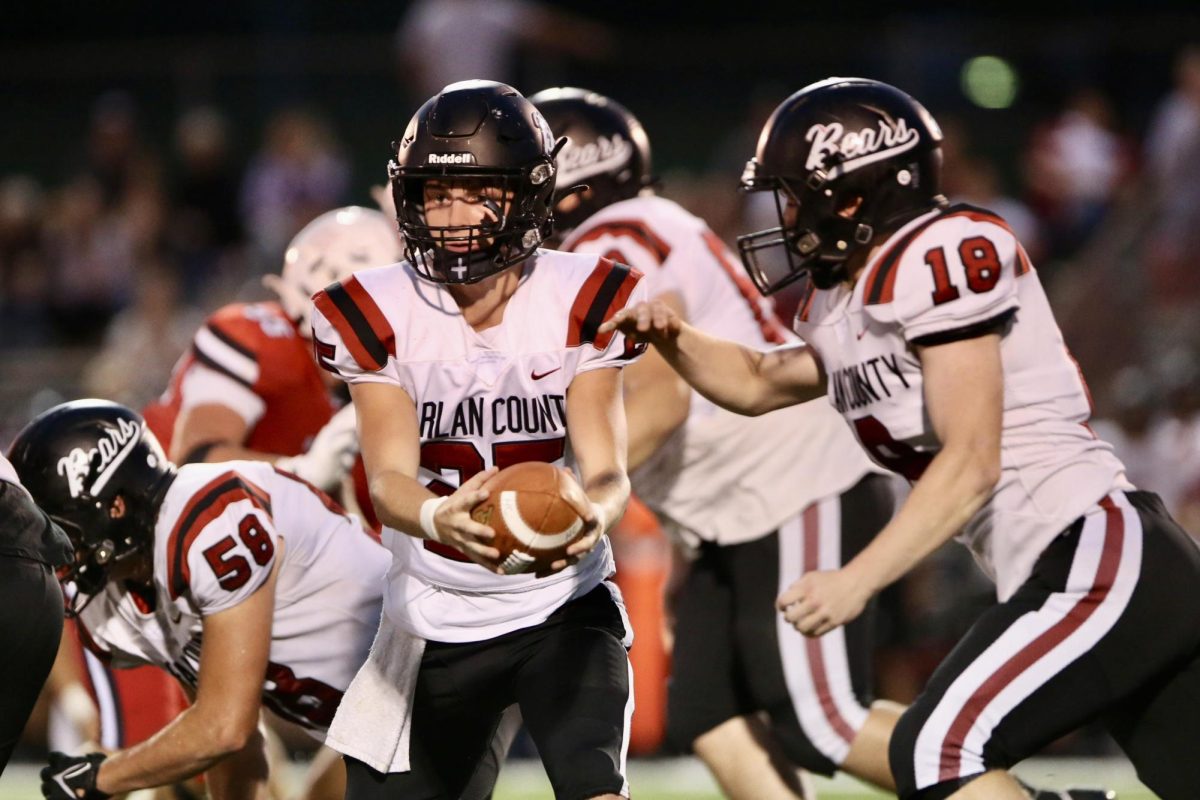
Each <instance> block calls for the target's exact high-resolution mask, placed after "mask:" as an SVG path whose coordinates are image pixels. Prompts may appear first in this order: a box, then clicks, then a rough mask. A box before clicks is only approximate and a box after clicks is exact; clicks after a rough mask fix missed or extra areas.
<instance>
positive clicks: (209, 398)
mask: <svg viewBox="0 0 1200 800" xmlns="http://www.w3.org/2000/svg"><path fill="white" fill-rule="evenodd" d="M209 403H215V404H217V405H222V406H225V407H227V408H230V409H233V411H234V412H235V413H236V414H237V415H238V416H239V417H241V418H242V420H243V421H244V422H245V423H246V429H247V430H249V429H250V428H253V427H254V426H255V425H256V424H258V421H259V420H260V419H262V415H263V413H264V412H265V411H266V408H267V403H266V401H265V400H264V399H263V398H262V396H260V395H259V394H258V393H256V392H255V391H254V390H252V389H250V388H248V387H247V386H246V385H245V384H244V383H242V382H241V381H237V380H234V379H233V378H231V377H229V375H228V374H226V373H225V372H222V371H219V370H215V369H212V368H211V367H207V366H205V365H204V364H203V363H200V362H198V361H197V362H196V363H193V364H190V365H189V366H188V367H187V368H186V371H185V372H184V373H183V377H182V378H181V379H180V382H179V410H180V411H181V412H183V411H187V410H188V409H191V408H195V407H196V406H202V405H206V404H209Z"/></svg>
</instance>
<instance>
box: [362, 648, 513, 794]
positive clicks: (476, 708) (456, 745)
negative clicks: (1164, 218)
mask: <svg viewBox="0 0 1200 800" xmlns="http://www.w3.org/2000/svg"><path fill="white" fill-rule="evenodd" d="M511 636H512V635H511V634H510V635H508V636H501V637H497V638H496V639H491V640H487V641H484V642H472V643H469V644H445V643H440V642H428V643H427V644H426V646H425V653H424V655H423V656H422V659H421V667H420V671H419V672H418V674H417V685H416V688H415V690H414V695H413V710H412V715H413V717H412V730H411V734H410V745H409V761H410V767H411V769H410V770H409V771H408V772H391V773H383V772H379V771H377V770H375V769H373V768H372V767H370V766H368V765H367V764H365V763H363V762H361V761H359V760H357V759H354V758H350V757H347V758H346V800H392V798H397V797H403V798H405V800H458V798H459V797H460V796H461V795H462V792H463V790H464V789H465V787H466V785H467V782H468V781H469V780H470V778H471V776H472V775H473V774H474V773H475V770H476V768H477V767H478V765H479V762H480V760H481V759H483V758H484V757H485V755H486V753H487V750H488V745H489V743H490V742H491V740H492V736H493V734H494V733H495V731H496V727H497V725H498V724H499V722H500V716H501V713H502V712H503V710H504V709H505V708H506V707H507V706H508V705H509V704H510V703H511V702H512V695H511V692H510V682H511V671H512V667H513V664H514V663H515V657H514V655H513V649H512V646H511Z"/></svg>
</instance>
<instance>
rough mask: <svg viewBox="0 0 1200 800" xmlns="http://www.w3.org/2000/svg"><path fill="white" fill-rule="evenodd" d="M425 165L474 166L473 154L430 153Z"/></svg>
mask: <svg viewBox="0 0 1200 800" xmlns="http://www.w3.org/2000/svg"><path fill="white" fill-rule="evenodd" d="M425 163H426V164H474V163H475V154H474V153H430V154H429V157H428V158H427V159H425Z"/></svg>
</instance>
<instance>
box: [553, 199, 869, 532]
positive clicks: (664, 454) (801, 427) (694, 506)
mask: <svg viewBox="0 0 1200 800" xmlns="http://www.w3.org/2000/svg"><path fill="white" fill-rule="evenodd" d="M563 249H564V250H571V251H574V252H585V253H596V254H599V255H604V256H606V257H608V258H611V259H613V260H614V261H620V262H622V263H625V264H630V265H632V266H634V267H637V269H638V270H640V271H641V272H642V273H643V274H644V275H645V276H646V279H645V283H646V284H647V289H648V292H649V295H650V296H651V297H657V296H660V295H663V294H667V293H674V294H676V295H677V296H678V297H679V298H680V299H681V300H682V301H683V306H684V312H685V314H686V315H687V320H688V322H689V323H691V324H692V325H694V326H696V327H697V328H700V329H701V330H703V331H705V332H707V333H710V334H712V335H713V336H717V337H720V338H722V339H729V340H732V341H735V342H738V343H740V344H743V345H746V346H747V347H753V348H755V349H759V350H762V349H767V348H770V347H773V346H776V345H781V344H787V343H792V342H795V341H796V337H795V336H794V335H793V334H792V333H791V332H789V331H788V330H787V328H786V327H784V326H783V325H782V324H780V323H779V322H778V321H777V320H776V317H775V311H774V308H773V306H772V304H771V303H770V301H769V300H767V299H766V298H764V297H763V296H762V295H761V294H760V293H759V292H758V290H757V289H756V288H755V287H754V284H753V283H751V282H750V279H749V278H747V277H746V274H745V272H743V271H742V269H741V265H740V264H738V263H737V261H736V257H735V256H734V255H733V254H732V253H730V252H729V250H728V248H726V247H725V244H724V243H723V242H722V241H721V240H720V238H718V237H717V235H716V234H715V233H713V232H712V231H711V230H710V229H709V227H708V225H706V224H705V222H704V221H703V220H702V219H700V218H699V217H696V216H694V215H693V214H691V213H689V212H688V211H686V210H685V209H684V208H682V207H681V206H680V205H678V204H677V203H674V202H672V201H670V200H667V199H664V198H661V197H653V196H649V197H636V198H633V199H630V200H623V201H621V202H619V203H614V204H612V205H610V206H606V207H605V208H603V209H601V210H600V211H599V212H597V213H596V214H594V215H592V216H591V217H589V218H588V219H587V220H586V221H585V222H584V223H583V224H582V225H580V226H579V227H578V228H576V229H575V230H574V231H573V232H572V233H571V235H570V236H569V237H568V238H567V239H566V241H565V242H564V243H563ZM872 470H873V467H872V465H871V463H870V461H869V460H868V459H867V458H866V456H865V455H864V454H863V452H862V449H861V448H860V447H859V446H858V444H857V442H855V441H854V436H853V434H852V433H851V432H850V430H849V429H848V427H847V426H846V424H845V423H844V422H843V421H842V420H841V419H840V418H839V415H838V414H837V412H835V411H833V409H831V408H830V407H829V404H828V403H825V402H824V401H820V400H816V401H813V402H811V403H805V404H803V405H799V406H792V407H790V408H784V409H780V410H778V411H775V412H772V413H770V414H764V415H762V416H759V417H744V416H742V415H740V414H734V413H732V412H729V411H726V410H724V409H722V408H720V407H718V406H716V405H715V404H713V403H712V402H710V401H708V400H706V399H705V398H704V397H703V396H701V395H700V393H699V392H696V391H693V392H692V395H691V405H690V408H689V412H688V417H687V420H686V421H685V422H684V424H683V425H682V426H681V427H680V428H679V429H678V430H676V431H675V433H674V434H673V435H672V436H671V438H670V439H669V440H668V441H667V442H665V443H664V445H663V446H662V447H661V448H659V449H658V450H657V451H656V452H655V454H654V455H653V456H651V457H650V459H649V460H647V461H646V463H644V464H642V465H641V466H640V467H639V468H638V469H637V470H635V471H634V472H633V473H631V475H630V479H631V480H632V482H633V488H634V491H635V492H636V493H637V495H638V497H639V498H640V499H641V500H642V501H643V502H645V503H646V504H647V505H648V506H649V507H650V508H652V509H653V510H654V511H655V512H656V513H657V514H658V515H659V516H660V518H661V519H662V520H663V522H664V525H665V527H666V528H667V529H668V530H670V531H671V532H672V533H673V534H675V535H676V536H679V537H681V538H682V539H683V541H684V542H685V543H687V544H689V545H691V546H696V545H698V544H699V542H700V541H710V542H716V543H718V544H736V543H738V542H744V541H750V540H753V539H757V538H760V537H762V536H765V535H766V534H768V533H769V532H771V531H772V530H774V529H776V528H778V527H779V525H780V524H781V523H783V522H784V521H785V520H787V519H789V518H791V517H793V516H795V515H796V514H797V513H799V512H800V511H802V510H803V509H804V508H805V507H807V506H808V505H810V504H812V503H814V502H816V501H817V500H819V499H820V498H822V497H828V496H830V495H834V494H840V493H841V492H843V491H845V490H847V489H849V488H850V487H851V486H853V485H854V484H855V483H857V482H858V481H859V480H860V479H861V478H862V477H863V476H864V475H865V474H867V473H868V472H870V471H872Z"/></svg>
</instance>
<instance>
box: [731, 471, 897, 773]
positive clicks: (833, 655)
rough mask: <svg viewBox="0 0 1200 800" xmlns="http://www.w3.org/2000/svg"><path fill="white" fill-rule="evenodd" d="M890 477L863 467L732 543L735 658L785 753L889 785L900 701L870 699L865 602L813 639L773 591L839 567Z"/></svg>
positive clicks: (868, 532) (872, 519)
mask: <svg viewBox="0 0 1200 800" xmlns="http://www.w3.org/2000/svg"><path fill="white" fill-rule="evenodd" d="M891 510H892V495H891V489H890V486H889V483H888V481H887V479H886V478H883V477H881V476H868V477H867V478H864V479H863V480H862V481H860V482H859V483H858V484H856V485H855V486H854V487H852V488H851V489H849V490H848V491H846V492H845V493H843V494H842V495H840V496H836V495H835V496H832V497H827V498H823V499H821V500H819V501H817V502H816V503H814V504H812V505H811V506H809V507H808V508H806V509H804V511H802V512H801V513H800V514H799V515H797V516H796V517H794V518H793V519H791V520H788V521H787V522H785V523H784V524H783V525H782V526H781V527H780V530H779V531H778V532H777V533H775V534H772V535H771V536H769V537H766V538H764V539H760V540H757V541H754V542H748V543H746V544H743V545H735V546H734V547H732V548H730V550H731V551H736V552H734V553H733V554H732V559H731V567H732V569H733V571H734V575H735V577H734V582H735V587H736V588H735V607H736V609H737V612H736V613H737V617H736V620H737V621H736V623H735V624H736V629H737V642H738V650H739V654H740V663H741V664H743V665H744V672H745V679H746V681H747V685H748V686H749V687H750V691H751V692H752V694H753V696H754V699H755V701H756V705H757V706H758V707H761V708H765V709H766V710H767V712H768V713H769V714H770V716H771V720H772V724H773V732H774V734H775V736H776V738H777V739H778V741H779V743H780V744H781V746H782V747H783V749H784V752H786V753H787V754H788V756H789V758H791V759H792V761H793V762H794V763H795V764H797V765H799V766H802V767H804V768H805V769H808V770H811V771H813V772H816V773H818V774H823V775H830V774H832V773H833V772H834V771H836V770H838V769H844V770H846V771H848V772H851V774H854V775H855V776H857V777H859V778H861V779H864V780H867V781H870V782H872V783H875V784H876V785H879V786H882V787H883V788H886V789H890V788H892V779H891V774H890V770H889V769H888V761H887V746H888V739H889V737H890V734H891V730H892V728H893V727H894V724H895V720H896V719H897V718H898V716H899V711H900V709H899V708H898V707H897V706H895V705H894V704H891V703H872V702H871V700H870V690H869V687H870V682H871V675H870V661H871V657H872V650H873V639H872V635H871V630H872V627H873V614H872V613H871V612H872V610H873V609H872V608H868V610H867V612H866V613H864V614H863V615H862V616H861V617H860V618H859V619H857V620H855V621H854V622H853V623H851V624H850V625H848V626H846V627H844V628H839V629H838V630H836V631H833V632H831V633H828V634H826V635H825V636H822V637H820V638H819V639H809V638H806V637H804V636H802V635H801V634H799V633H798V632H796V630H795V629H794V628H792V626H791V625H789V624H788V623H787V621H786V620H785V619H784V618H783V616H782V615H780V614H779V613H778V612H777V611H776V610H775V598H776V597H777V596H778V594H779V592H781V591H783V589H785V588H786V587H787V586H790V585H791V584H792V583H793V582H795V581H796V580H797V579H798V578H799V577H800V576H801V575H802V574H804V573H805V572H808V571H811V570H818V569H823V570H829V569H837V568H838V567H840V566H841V565H842V564H844V563H845V562H846V561H848V560H849V559H851V558H853V557H854V556H855V555H856V554H857V553H858V552H859V551H860V550H861V549H862V548H863V547H865V546H866V544H867V543H868V542H869V541H870V540H871V539H872V538H873V537H874V536H875V534H876V533H877V532H878V531H879V530H880V529H881V528H882V527H883V526H884V525H885V524H886V523H887V520H888V518H889V517H890V515H891Z"/></svg>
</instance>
